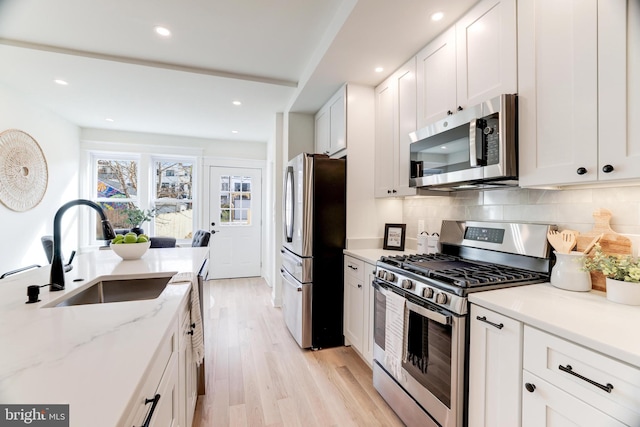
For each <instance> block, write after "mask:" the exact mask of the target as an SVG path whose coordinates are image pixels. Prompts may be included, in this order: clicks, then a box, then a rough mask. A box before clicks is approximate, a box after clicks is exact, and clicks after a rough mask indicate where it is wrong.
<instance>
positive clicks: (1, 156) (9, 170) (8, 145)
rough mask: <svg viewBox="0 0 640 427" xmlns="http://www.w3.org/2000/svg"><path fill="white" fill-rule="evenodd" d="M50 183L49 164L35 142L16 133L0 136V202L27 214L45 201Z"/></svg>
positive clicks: (10, 130)
mask: <svg viewBox="0 0 640 427" xmlns="http://www.w3.org/2000/svg"><path fill="white" fill-rule="evenodd" d="M47 181H48V171H47V161H46V159H45V158H44V154H43V153H42V149H40V146H39V145H38V143H37V142H36V140H35V139H33V138H32V137H31V135H29V134H28V133H25V132H23V131H21V130H17V129H9V130H5V131H4V132H2V133H0V202H2V204H4V205H5V206H6V207H8V208H9V209H11V210H14V211H18V212H23V211H28V210H29V209H31V208H33V207H34V206H36V205H37V204H38V203H40V201H41V200H42V197H44V193H45V191H46V190H47Z"/></svg>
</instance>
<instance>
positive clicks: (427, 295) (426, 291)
mask: <svg viewBox="0 0 640 427" xmlns="http://www.w3.org/2000/svg"><path fill="white" fill-rule="evenodd" d="M422 296H423V297H425V298H433V289H431V288H424V289H423V290H422Z"/></svg>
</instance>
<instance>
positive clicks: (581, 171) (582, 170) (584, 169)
mask: <svg viewBox="0 0 640 427" xmlns="http://www.w3.org/2000/svg"><path fill="white" fill-rule="evenodd" d="M576 173H577V174H578V175H584V174H585V173H587V168H582V167H580V168H578V169H577V170H576Z"/></svg>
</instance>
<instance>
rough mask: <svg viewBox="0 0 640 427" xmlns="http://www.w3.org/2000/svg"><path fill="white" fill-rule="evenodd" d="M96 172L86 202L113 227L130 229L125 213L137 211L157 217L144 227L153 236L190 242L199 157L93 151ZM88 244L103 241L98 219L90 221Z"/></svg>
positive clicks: (93, 167)
mask: <svg viewBox="0 0 640 427" xmlns="http://www.w3.org/2000/svg"><path fill="white" fill-rule="evenodd" d="M90 159H91V160H90V162H91V163H90V164H91V169H90V171H91V174H92V181H91V182H92V184H91V188H90V189H87V190H86V191H87V192H88V194H87V195H86V197H87V198H89V199H91V200H93V201H95V202H96V203H98V205H100V206H101V207H102V209H103V210H104V212H105V214H106V216H107V218H108V219H109V220H110V221H111V224H112V225H113V228H114V229H116V230H119V229H131V228H132V227H134V226H135V225H136V224H131V223H130V222H129V221H128V219H129V217H128V215H127V212H128V210H129V209H132V208H138V209H141V210H142V211H144V212H147V211H149V210H151V211H152V212H154V216H153V218H152V219H151V220H150V221H147V222H144V223H143V224H141V225H140V226H141V227H142V228H143V230H144V233H145V234H147V235H149V236H167V237H175V238H176V239H177V240H178V241H181V240H182V241H183V243H184V242H185V241H190V240H191V238H192V235H193V230H194V223H195V221H197V218H195V217H194V200H193V196H194V180H195V175H194V170H195V164H196V162H195V157H181V156H172V157H168V156H167V157H165V156H163V157H160V156H153V155H151V154H149V153H135V154H128V153H105V152H98V151H94V152H90ZM87 218H88V220H89V222H88V223H87V225H88V226H89V227H90V229H91V230H95V232H92V235H90V236H89V237H88V242H87V243H89V244H92V245H97V244H101V243H102V240H103V239H102V227H101V225H100V217H99V216H98V215H97V214H96V215H95V218H94V216H93V215H91V216H90V217H87Z"/></svg>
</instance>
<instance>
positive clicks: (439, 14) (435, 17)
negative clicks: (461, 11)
mask: <svg viewBox="0 0 640 427" xmlns="http://www.w3.org/2000/svg"><path fill="white" fill-rule="evenodd" d="M442 18H444V13H442V12H436V13H434V14H433V15H431V20H432V21H439V20H441V19H442Z"/></svg>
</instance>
